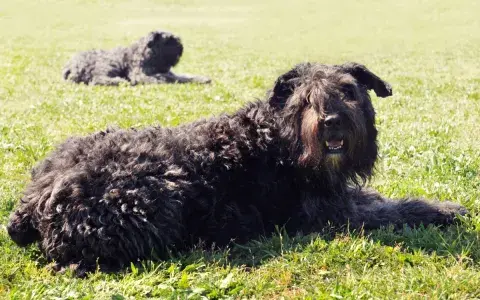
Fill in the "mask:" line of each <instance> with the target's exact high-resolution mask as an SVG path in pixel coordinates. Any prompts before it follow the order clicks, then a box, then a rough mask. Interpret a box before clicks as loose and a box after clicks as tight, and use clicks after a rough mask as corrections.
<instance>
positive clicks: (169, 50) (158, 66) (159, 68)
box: [144, 31, 183, 73]
mask: <svg viewBox="0 0 480 300" xmlns="http://www.w3.org/2000/svg"><path fill="white" fill-rule="evenodd" d="M144 43H145V48H144V49H145V61H144V65H145V67H148V69H150V71H151V72H154V73H166V72H168V71H169V70H170V68H171V67H174V66H175V65H176V64H177V63H178V62H179V61H180V57H181V56H182V53H183V45H182V42H181V40H180V38H179V37H177V36H175V35H173V34H172V33H169V32H165V31H153V32H151V33H150V34H149V35H148V36H147V37H146V38H145V39H144Z"/></svg>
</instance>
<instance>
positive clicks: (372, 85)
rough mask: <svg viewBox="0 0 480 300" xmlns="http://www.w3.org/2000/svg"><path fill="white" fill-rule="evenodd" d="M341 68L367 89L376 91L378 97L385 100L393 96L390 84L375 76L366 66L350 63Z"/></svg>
mask: <svg viewBox="0 0 480 300" xmlns="http://www.w3.org/2000/svg"><path fill="white" fill-rule="evenodd" d="M340 68H341V69H342V70H344V71H345V72H347V73H349V74H351V75H352V76H353V77H355V79H356V80H357V81H358V82H359V83H361V84H363V85H364V86H366V87H367V89H369V90H374V91H375V94H377V96H378V97H382V98H385V97H388V96H391V95H392V87H391V86H390V84H388V82H386V81H383V80H382V79H381V78H380V77H378V76H377V75H375V74H373V73H372V72H371V71H370V70H369V69H367V67H365V66H364V65H361V64H357V63H354V62H349V63H345V64H343V65H341V66H340Z"/></svg>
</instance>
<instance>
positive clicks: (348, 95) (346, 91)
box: [342, 87, 355, 101]
mask: <svg viewBox="0 0 480 300" xmlns="http://www.w3.org/2000/svg"><path fill="white" fill-rule="evenodd" d="M342 94H343V97H342V98H343V100H345V101H355V93H354V92H353V90H352V89H351V88H348V87H346V88H343V89H342Z"/></svg>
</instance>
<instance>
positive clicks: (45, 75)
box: [0, 0, 480, 299]
mask: <svg viewBox="0 0 480 300" xmlns="http://www.w3.org/2000/svg"><path fill="white" fill-rule="evenodd" d="M479 11H480V2H479V1H472V0H456V1H448V0H438V1H426V0H419V1H415V0H406V1H393V0H385V1H323V0H322V1H318V0H317V1H275V0H269V1H258V0H257V1H252V0H242V1H240V0H238V1H221V0H204V1H196V0H178V1H173V0H169V1H154V0H151V1H148V0H137V1H111V2H110V4H108V3H105V2H104V1H97V0H83V1H82V0H76V1H75V0H68V1H67V0H65V1H47V0H38V1H31V0H30V1H27V0H2V2H1V3H0V37H1V38H0V39H1V41H0V253H1V254H0V298H7V299H8V298H11V299H134V298H138V299H141V298H146V297H152V298H172V299H177V298H179V299H186V298H192V299H200V298H202V297H203V298H205V297H206V298H265V299H272V298H282V297H285V298H314V299H323V298H338V299H341V298H348V299H357V298H365V299H366V298H369V299H370V298H384V299H385V298H405V299H417V298H418V299H435V298H440V299H447V298H451V299H467V298H468V299H470V298H480V216H479V215H478V213H479V212H480V171H479V170H480V157H479V156H480V59H479V57H480V19H479V18H478V12H479ZM157 28H162V29H168V30H171V31H173V32H175V33H177V34H178V35H180V36H181V37H182V39H183V42H184V45H185V46H186V51H185V54H184V56H183V58H182V60H181V63H180V64H179V65H178V66H177V67H176V68H175V70H176V71H178V72H179V73H181V72H185V73H194V74H203V75H208V76H210V77H211V78H212V79H213V81H214V82H213V84H211V85H209V86H201V85H183V86H181V85H170V86H167V85H164V86H137V87H127V86H122V87H118V88H109V87H89V86H83V85H73V84H68V83H65V82H63V81H62V79H61V68H62V66H63V64H64V63H65V62H66V60H67V59H69V58H70V57H71V55H72V54H73V53H74V52H76V51H79V50H87V49H90V48H94V47H97V48H111V47H114V46H117V45H127V44H129V43H131V42H133V41H135V40H136V39H138V38H139V37H141V36H143V35H145V34H146V33H147V32H149V31H150V30H152V29H157ZM302 61H318V62H324V63H343V62H345V61H357V62H360V63H363V64H365V65H367V66H368V67H369V68H370V69H371V70H373V71H374V72H376V73H377V74H379V75H380V76H381V77H382V78H384V79H386V80H387V81H389V82H390V83H391V84H392V86H393V88H394V96H393V97H390V98H387V99H380V98H376V97H375V96H374V95H372V99H373V102H374V104H375V106H376V109H377V113H378V120H377V124H378V127H379V130H380V141H379V143H380V159H379V161H378V164H377V171H376V176H375V178H374V179H373V180H372V181H371V182H370V183H369V185H370V186H372V187H373V188H375V189H378V190H379V191H380V192H381V193H383V194H385V195H387V196H390V197H403V196H421V197H425V198H438V199H452V200H454V201H457V202H460V203H462V204H463V205H465V206H466V207H468V208H469V209H470V211H471V212H472V213H473V216H472V217H468V218H465V220H463V221H462V224H461V225H458V226H452V227H449V228H447V229H439V228H435V227H428V228H419V229H408V228H405V229H404V230H403V231H402V232H395V231H393V230H391V229H388V228H387V229H383V230H378V231H375V232H373V233H369V234H362V233H351V234H342V235H337V236H336V237H334V238H332V237H327V236H322V235H310V236H305V237H288V236H285V235H284V234H282V233H281V231H280V232H279V233H278V234H277V235H275V236H274V237H272V238H269V239H262V240H259V241H252V242H251V243H250V244H248V245H242V246H240V245H239V246H234V247H232V248H230V249H225V250H221V251H220V250H217V251H204V250H196V251H192V252H191V253H186V254H185V255H183V256H181V257H176V258H172V259H171V260H169V261H165V262H144V263H143V266H141V267H135V266H132V267H131V269H129V270H127V271H126V272H125V273H122V274H116V275H112V274H110V275H106V274H102V273H95V274H93V275H92V276H90V277H89V278H88V279H77V278H74V277H73V276H72V274H65V275H54V274H52V273H50V272H49V271H48V268H46V267H45V266H46V262H45V260H44V258H42V256H41V255H40V254H39V252H38V250H37V248H36V247H35V246H32V247H30V248H28V249H21V248H18V247H17V246H16V245H14V243H13V242H12V241H11V240H10V239H9V237H8V235H7V232H6V229H5V225H6V222H7V218H8V215H9V213H10V212H11V210H12V209H13V207H14V206H15V205H16V203H17V201H18V199H19V198H20V197H21V194H22V191H23V189H24V187H25V185H26V184H27V182H28V181H29V170H30V169H31V167H32V166H33V165H34V164H35V163H36V162H38V161H39V160H40V159H42V158H43V157H44V156H45V155H46V154H47V153H48V152H49V151H51V150H52V149H53V147H54V146H55V145H56V144H58V143H60V142H61V141H62V140H64V139H65V138H66V137H68V136H72V135H85V134H88V133H91V132H94V131H97V130H102V129H104V128H106V127H107V126H118V127H130V126H135V127H144V126H150V125H152V124H161V125H164V126H175V125H178V124H181V123H185V122H189V121H192V120H195V119H198V118H202V117H208V116H211V115H215V114H219V113H221V112H231V111H234V110H235V109H237V108H239V107H241V106H242V105H243V104H244V103H246V102H248V101H250V100H253V99H255V98H261V97H263V95H264V94H265V91H266V90H267V89H268V88H269V87H271V86H272V84H273V81H274V79H275V78H276V77H277V76H278V75H279V74H281V72H283V71H286V70H287V69H289V68H290V67H292V66H293V65H294V64H296V63H299V62H302Z"/></svg>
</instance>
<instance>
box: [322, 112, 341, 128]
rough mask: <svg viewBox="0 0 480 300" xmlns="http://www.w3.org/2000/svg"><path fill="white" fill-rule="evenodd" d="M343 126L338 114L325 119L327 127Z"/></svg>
mask: <svg viewBox="0 0 480 300" xmlns="http://www.w3.org/2000/svg"><path fill="white" fill-rule="evenodd" d="M341 125H342V118H341V117H340V116H339V115H338V114H331V115H328V116H326V117H325V127H331V128H335V127H340V126H341Z"/></svg>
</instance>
